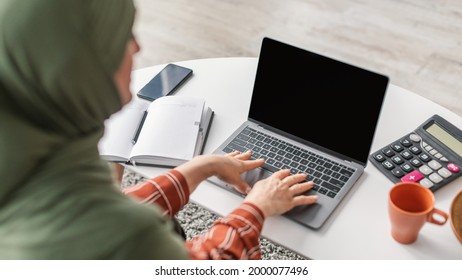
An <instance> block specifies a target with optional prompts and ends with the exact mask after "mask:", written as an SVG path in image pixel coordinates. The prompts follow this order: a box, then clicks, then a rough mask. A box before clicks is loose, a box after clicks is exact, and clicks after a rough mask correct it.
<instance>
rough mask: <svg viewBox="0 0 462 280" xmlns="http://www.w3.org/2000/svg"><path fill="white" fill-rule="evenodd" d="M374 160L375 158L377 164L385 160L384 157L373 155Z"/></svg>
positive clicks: (379, 154)
mask: <svg viewBox="0 0 462 280" xmlns="http://www.w3.org/2000/svg"><path fill="white" fill-rule="evenodd" d="M374 158H375V160H376V161H378V162H382V161H384V160H385V157H384V156H383V155H382V154H381V153H376V154H375V155H374Z"/></svg>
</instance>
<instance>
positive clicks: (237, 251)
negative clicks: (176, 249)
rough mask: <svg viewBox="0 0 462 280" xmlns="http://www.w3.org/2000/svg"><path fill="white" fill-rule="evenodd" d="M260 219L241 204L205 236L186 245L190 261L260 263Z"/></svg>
mask: <svg viewBox="0 0 462 280" xmlns="http://www.w3.org/2000/svg"><path fill="white" fill-rule="evenodd" d="M263 221H264V216H263V213H262V212H261V210H260V209H259V208H258V207H257V206H255V205H253V204H251V203H248V202H244V203H243V204H241V206H240V207H239V208H237V209H235V210H234V211H233V212H231V213H230V214H229V215H227V216H226V217H223V218H221V219H218V220H217V221H216V222H215V223H214V225H213V226H212V228H210V229H209V230H208V231H207V232H205V233H203V234H201V235H199V236H197V237H195V238H194V239H192V240H190V241H187V242H186V247H187V248H188V251H189V255H190V258H191V259H216V260H218V259H243V260H245V259H251V260H257V259H261V251H260V243H259V237H260V233H261V230H262V228H263Z"/></svg>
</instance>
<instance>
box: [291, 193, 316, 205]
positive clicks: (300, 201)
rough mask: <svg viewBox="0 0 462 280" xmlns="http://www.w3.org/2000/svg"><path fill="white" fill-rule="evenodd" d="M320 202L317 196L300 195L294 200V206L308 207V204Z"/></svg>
mask: <svg viewBox="0 0 462 280" xmlns="http://www.w3.org/2000/svg"><path fill="white" fill-rule="evenodd" d="M317 201H318V196H317V195H299V196H295V197H294V199H293V205H294V207H295V206H300V205H307V204H313V203H316V202H317Z"/></svg>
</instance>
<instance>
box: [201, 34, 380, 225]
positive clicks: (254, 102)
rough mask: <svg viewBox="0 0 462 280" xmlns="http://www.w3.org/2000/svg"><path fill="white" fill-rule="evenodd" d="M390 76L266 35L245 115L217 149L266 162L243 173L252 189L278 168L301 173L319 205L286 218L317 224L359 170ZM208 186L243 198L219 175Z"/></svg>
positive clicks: (364, 160) (288, 213) (303, 223)
mask: <svg viewBox="0 0 462 280" xmlns="http://www.w3.org/2000/svg"><path fill="white" fill-rule="evenodd" d="M388 82H389V78H388V77H387V76H385V75H382V74H379V73H375V72H372V71H369V70H366V69H363V68H361V67H357V66H354V65H351V64H348V63H345V62H341V61H339V60H336V59H333V58H329V57H326V56H323V55H320V54H317V53H313V52H310V51H308V50H305V49H302V48H298V47H295V46H292V45H289V44H287V43H283V42H280V41H277V40H274V39H271V38H268V37H265V38H263V41H262V45H261V50H260V55H259V60H258V66H257V72H256V77H255V82H254V87H253V93H252V98H251V104H250V110H249V113H248V119H247V121H245V122H244V123H243V124H242V125H241V126H240V127H239V128H238V129H237V130H236V131H235V132H234V133H232V135H230V136H229V137H228V138H227V139H226V140H225V141H224V142H223V143H222V144H221V145H220V146H219V147H218V148H217V149H216V150H215V151H214V153H216V154H227V153H230V152H232V151H235V150H238V151H241V152H244V151H247V150H252V151H253V158H264V159H265V164H264V166H263V167H261V168H258V169H255V170H251V171H249V172H246V173H244V174H242V177H243V178H244V179H245V180H246V181H247V182H248V183H249V184H250V185H251V186H252V185H253V184H254V183H255V182H257V181H258V180H261V179H263V178H265V177H268V176H270V175H271V174H272V173H274V172H275V171H277V170H280V169H282V168H287V169H290V170H291V173H298V172H303V173H306V174H307V180H308V181H313V182H314V188H313V189H312V190H310V191H309V192H308V194H317V195H318V197H319V199H318V202H317V203H315V204H312V205H307V206H298V207H296V208H294V209H292V210H290V211H289V212H286V213H285V214H284V216H286V217H287V218H289V219H292V220H294V221H296V222H298V223H300V224H302V225H304V226H307V227H309V228H312V229H319V228H321V227H322V225H323V224H324V223H325V221H326V220H327V219H328V217H329V216H330V215H331V214H332V212H333V211H334V210H335V209H336V207H337V206H338V205H339V203H340V202H341V201H342V199H344V197H345V195H346V194H347V193H348V192H349V191H350V190H351V188H353V186H354V184H355V182H356V181H357V180H358V178H359V177H360V176H361V175H362V173H363V172H364V168H365V167H366V164H367V160H368V155H369V153H370V149H371V146H372V141H373V138H374V133H375V130H376V127H377V123H378V119H379V115H380V111H381V108H382V104H383V101H384V98H385V92H386V90H387V86H388ZM210 181H212V182H213V183H215V184H217V185H219V186H220V187H223V188H225V189H227V190H230V191H231V192H233V193H235V194H237V195H242V194H240V193H238V192H237V191H235V190H234V188H233V187H232V186H230V185H228V184H226V183H225V182H223V181H221V180H220V179H218V178H216V177H212V178H211V179H210Z"/></svg>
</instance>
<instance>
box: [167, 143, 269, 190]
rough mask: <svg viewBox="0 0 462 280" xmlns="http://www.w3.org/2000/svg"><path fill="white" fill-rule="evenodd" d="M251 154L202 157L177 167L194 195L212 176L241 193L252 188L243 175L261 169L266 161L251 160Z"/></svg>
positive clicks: (235, 153)
mask: <svg viewBox="0 0 462 280" xmlns="http://www.w3.org/2000/svg"><path fill="white" fill-rule="evenodd" d="M251 156H252V153H251V152H245V153H242V154H241V153H239V152H232V153H229V154H228V155H226V156H222V155H201V156H197V157H195V158H193V159H192V160H190V161H188V162H186V163H184V164H182V165H180V166H178V167H176V168H175V169H176V170H177V171H179V172H180V173H181V174H183V176H184V177H185V179H186V182H187V183H188V186H189V191H190V193H192V192H193V191H194V190H195V189H196V188H197V186H198V185H199V184H200V183H201V182H202V181H203V180H205V179H207V178H209V177H211V176H217V177H218V178H220V179H221V180H223V181H225V182H227V183H228V184H231V185H233V186H235V188H236V189H237V190H238V191H239V192H241V193H247V192H248V191H250V186H249V184H248V183H247V182H245V181H244V180H243V179H242V178H241V176H240V175H241V174H242V173H244V172H246V171H249V170H252V169H255V168H257V167H260V166H262V165H263V163H264V160H263V159H259V160H250V157H251Z"/></svg>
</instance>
